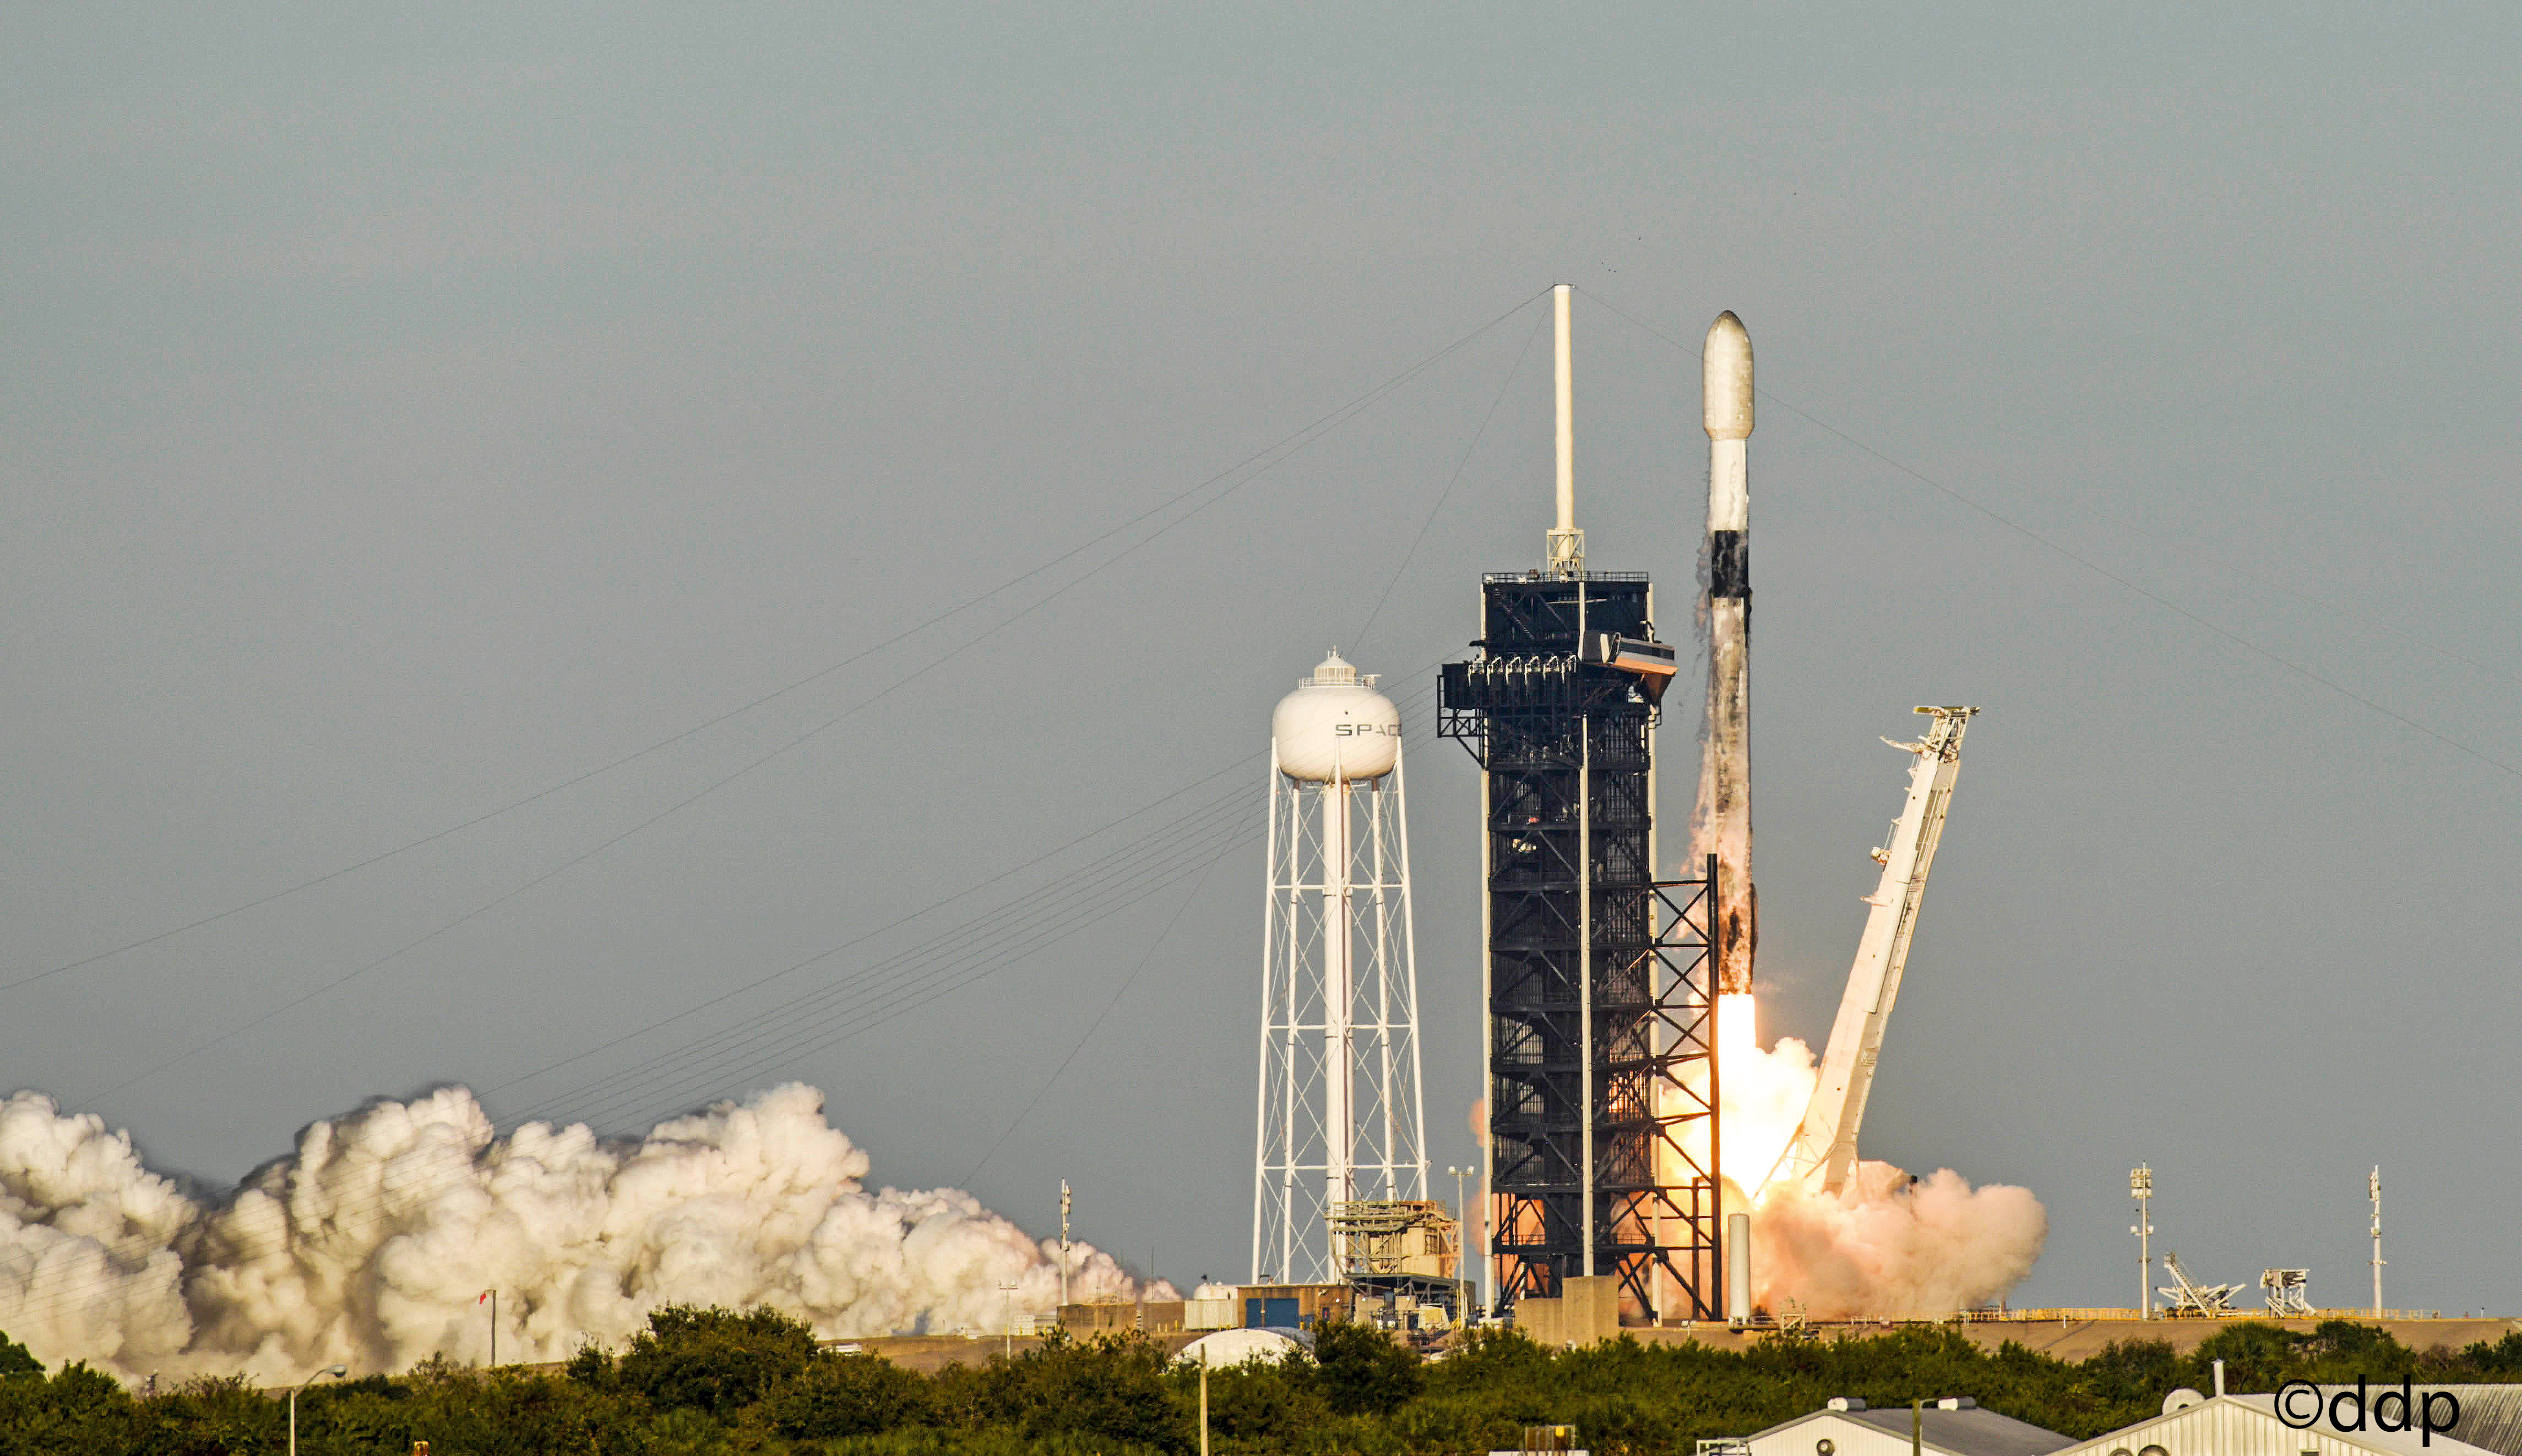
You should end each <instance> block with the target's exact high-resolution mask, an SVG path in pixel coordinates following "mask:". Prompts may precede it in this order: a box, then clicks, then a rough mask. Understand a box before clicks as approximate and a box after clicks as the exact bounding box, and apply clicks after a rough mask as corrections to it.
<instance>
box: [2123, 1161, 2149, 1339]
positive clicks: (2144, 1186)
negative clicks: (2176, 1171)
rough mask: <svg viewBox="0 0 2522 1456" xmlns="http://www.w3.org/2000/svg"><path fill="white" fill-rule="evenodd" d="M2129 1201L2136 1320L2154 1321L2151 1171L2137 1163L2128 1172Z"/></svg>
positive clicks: (2129, 1229) (2129, 1228) (2142, 1164)
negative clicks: (2133, 1210) (2132, 1212)
mask: <svg viewBox="0 0 2522 1456" xmlns="http://www.w3.org/2000/svg"><path fill="white" fill-rule="evenodd" d="M2128 1197H2130V1198H2132V1199H2135V1200H2136V1222H2135V1223H2133V1224H2130V1225H2129V1226H2128V1232H2129V1233H2131V1234H2134V1235H2136V1297H2137V1318H2139V1319H2152V1318H2154V1251H2153V1248H2152V1240H2153V1238H2154V1169H2153V1168H2150V1167H2148V1166H2146V1165H2145V1164H2144V1163H2141V1162H2140V1163H2138V1164H2137V1165H2136V1166H2135V1167H2134V1168H2132V1169H2130V1170H2129V1172H2128Z"/></svg>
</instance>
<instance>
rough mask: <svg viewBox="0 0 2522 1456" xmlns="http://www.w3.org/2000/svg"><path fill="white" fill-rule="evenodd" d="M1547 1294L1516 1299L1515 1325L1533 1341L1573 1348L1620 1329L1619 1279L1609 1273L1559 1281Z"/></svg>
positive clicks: (1606, 1337) (1614, 1335) (1610, 1336)
mask: <svg viewBox="0 0 2522 1456" xmlns="http://www.w3.org/2000/svg"><path fill="white" fill-rule="evenodd" d="M1559 1288H1560V1291H1561V1293H1560V1294H1558V1295H1557V1296H1555V1297H1550V1298H1533V1297H1526V1298H1523V1299H1519V1300H1518V1301H1517V1302H1516V1306H1515V1327H1516V1328H1517V1329H1518V1330H1520V1331H1522V1332H1523V1333H1524V1334H1525V1335H1527V1336H1530V1337H1531V1338H1532V1340H1533V1341H1534V1342H1536V1343H1539V1344H1544V1345H1555V1346H1558V1347H1561V1348H1573V1347H1575V1346H1578V1345H1586V1344H1593V1343H1595V1342H1599V1341H1605V1340H1612V1339H1616V1338H1618V1336H1619V1333H1620V1281H1619V1280H1618V1279H1616V1278H1614V1277H1612V1276H1611V1275H1609V1274H1598V1275H1595V1276H1593V1277H1591V1278H1579V1279H1565V1280H1562V1281H1560V1286H1559Z"/></svg>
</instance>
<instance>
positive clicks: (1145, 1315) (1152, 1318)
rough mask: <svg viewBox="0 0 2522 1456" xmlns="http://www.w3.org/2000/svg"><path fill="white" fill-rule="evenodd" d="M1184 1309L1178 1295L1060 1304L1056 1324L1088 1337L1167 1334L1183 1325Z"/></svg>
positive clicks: (1172, 1332) (1173, 1332)
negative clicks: (1149, 1299)
mask: <svg viewBox="0 0 2522 1456" xmlns="http://www.w3.org/2000/svg"><path fill="white" fill-rule="evenodd" d="M1186 1312H1187V1311H1186V1310H1185V1309H1184V1307H1183V1301H1182V1300H1180V1299H1164V1300H1159V1301H1157V1302H1155V1303H1152V1304H1151V1303H1148V1302H1146V1301H1144V1300H1141V1301H1139V1302H1137V1303H1132V1304H1124V1303H1120V1302H1117V1301H1116V1302H1114V1303H1110V1304H1062V1305H1060V1306H1059V1327H1060V1328H1061V1329H1063V1330H1066V1331H1067V1332H1068V1333H1069V1334H1071V1335H1078V1336H1087V1337H1092V1336H1096V1335H1113V1334H1118V1333H1120V1332H1122V1331H1125V1330H1126V1331H1135V1332H1137V1333H1139V1334H1143V1335H1171V1334H1176V1333H1178V1332H1180V1331H1181V1329H1182V1328H1183V1316H1184V1315H1185V1313H1186Z"/></svg>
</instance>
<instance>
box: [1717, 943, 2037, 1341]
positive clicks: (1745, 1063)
mask: <svg viewBox="0 0 2522 1456" xmlns="http://www.w3.org/2000/svg"><path fill="white" fill-rule="evenodd" d="M1716 1047H1717V1057H1718V1067H1719V1078H1720V1082H1719V1092H1720V1094H1721V1097H1720V1102H1721V1105H1720V1108H1719V1116H1720V1117H1721V1118H1722V1119H1723V1123H1724V1126H1723V1133H1724V1138H1723V1149H1722V1151H1723V1165H1722V1167H1721V1168H1720V1169H1719V1172H1720V1173H1721V1174H1722V1175H1723V1178H1724V1182H1725V1189H1724V1195H1723V1197H1724V1203H1725V1206H1726V1207H1728V1208H1729V1209H1737V1208H1739V1209H1748V1210H1750V1211H1751V1278H1752V1291H1751V1297H1752V1303H1753V1304H1754V1305H1756V1306H1758V1307H1762V1308H1766V1309H1769V1310H1772V1311H1775V1310H1780V1309H1783V1308H1785V1307H1786V1305H1787V1302H1788V1301H1789V1300H1794V1301H1796V1302H1797V1303H1798V1304H1799V1305H1800V1306H1801V1307H1802V1308H1803V1310H1804V1312H1805V1313H1806V1314H1807V1315H1809V1316H1811V1317H1812V1318H1815V1319H1940V1318H1944V1317H1946V1316H1949V1315H1951V1314H1952V1313H1953V1312H1954V1311H1956V1310H1959V1309H1964V1308H1968V1307H1970V1306H1972V1305H1976V1304H1981V1303H1985V1302H1986V1301H1987V1300H1989V1299H1991V1298H1994V1297H1997V1296H1998V1295H2001V1294H2003V1293H2005V1292H2006V1291H2007V1290H2010V1289H2012V1288H2013V1287H2014V1286H2016V1285H2018V1284H2020V1283H2022V1282H2023V1280H2024V1278H2025V1276H2027V1275H2029V1274H2030V1273H2031V1272H2032V1262H2033V1261H2034V1260H2035V1259H2037V1258H2038V1257H2039V1255H2040V1246H2041V1244H2042V1243H2043V1242H2044V1241H2045V1240H2046V1239H2047V1237H2048V1230H2049V1216H2048V1214H2047V1212H2046V1211H2045V1210H2044V1209H2042V1208H2041V1206H2040V1203H2039V1201H2038V1200H2037V1199H2035V1198H2033V1197H2032V1194H2031V1192H2030V1190H2028V1189H2023V1188H2016V1187H2011V1186H2008V1185H2004V1184H1989V1185H1987V1186H1985V1187H1982V1188H1976V1189H1975V1188H1973V1187H1972V1186H1971V1185H1970V1183H1969V1181H1968V1180H1966V1179H1964V1178H1963V1177H1962V1176H1961V1175H1960V1174H1959V1173H1956V1172H1954V1171H1952V1170H1951V1169H1949V1168H1942V1169H1938V1170H1937V1171H1936V1172H1935V1173H1933V1174H1931V1175H1929V1176H1928V1177H1926V1178H1923V1179H1920V1178H1913V1177H1912V1176H1910V1175H1909V1174H1908V1173H1906V1172H1903V1171H1901V1170H1900V1169H1899V1168H1897V1167H1894V1166H1892V1164H1891V1163H1888V1162H1876V1161H1865V1162H1860V1163H1858V1164H1857V1166H1856V1172H1855V1174H1854V1176H1852V1177H1850V1178H1849V1179H1848V1181H1847V1184H1846V1186H1845V1187H1844V1188H1842V1189H1841V1190H1840V1191H1839V1192H1837V1193H1825V1192H1822V1191H1821V1190H1820V1189H1819V1188H1817V1187H1815V1186H1813V1185H1811V1184H1809V1183H1807V1182H1806V1181H1804V1180H1803V1179H1800V1178H1790V1177H1783V1176H1780V1174H1781V1171H1782V1170H1781V1168H1780V1162H1781V1160H1782V1159H1783V1158H1784V1156H1785V1154H1786V1151H1787V1146H1788V1144H1789V1143H1790V1142H1791V1141H1793V1139H1794V1137H1795V1133H1796V1128H1797V1126H1798V1124H1799V1123H1800V1122H1801V1120H1802V1118H1803V1115H1804V1109H1805V1108H1806V1106H1808V1105H1809V1104H1810V1102H1811V1101H1812V1094H1813V1088H1814V1086H1815V1085H1816V1084H1817V1083H1818V1081H1819V1079H1820V1068H1819V1066H1818V1064H1817V1062H1816V1060H1815V1058H1814V1056H1813V1052H1812V1048H1810V1047H1809V1046H1807V1045H1805V1044H1804V1043H1803V1042H1802V1041H1800V1040H1798V1039H1797V1038H1796V1037H1792V1036H1786V1037H1780V1038H1779V1039H1778V1042H1777V1044H1776V1045H1775V1046H1772V1047H1769V1048H1767V1049H1765V1050H1764V1049H1762V1047H1761V1046H1760V1038H1759V1024H1758V1000H1757V998H1756V997H1754V996H1752V995H1750V994H1748V993H1743V994H1729V995H1725V996H1721V997H1719V998H1718V1000H1717V1005H1716ZM1703 1076H1704V1073H1703ZM1705 1085H1706V1084H1705V1081H1704V1080H1703V1081H1702V1082H1701V1083H1700V1084H1699V1087H1700V1090H1702V1091H1703V1092H1704V1089H1705ZM1693 1126H1694V1127H1695V1128H1696V1129H1697V1130H1696V1132H1695V1136H1696V1138H1697V1142H1696V1143H1695V1145H1694V1144H1693V1143H1692V1142H1691V1141H1690V1140H1689V1139H1687V1138H1686V1139H1685V1141H1684V1144H1683V1146H1684V1148H1685V1150H1686V1151H1688V1152H1689V1153H1690V1154H1691V1155H1692V1156H1693V1157H1694V1158H1695V1159H1698V1160H1701V1162H1702V1164H1703V1165H1704V1163H1705V1157H1706V1150H1707V1143H1706V1136H1707V1135H1706V1131H1705V1122H1700V1123H1697V1124H1693Z"/></svg>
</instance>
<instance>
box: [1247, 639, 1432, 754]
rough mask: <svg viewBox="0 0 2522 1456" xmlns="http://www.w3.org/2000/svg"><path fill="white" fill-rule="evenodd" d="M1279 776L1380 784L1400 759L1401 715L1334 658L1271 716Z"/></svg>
mask: <svg viewBox="0 0 2522 1456" xmlns="http://www.w3.org/2000/svg"><path fill="white" fill-rule="evenodd" d="M1270 738H1271V742H1272V743H1274V744H1275V745H1277V747H1278V750H1279V771H1280V772H1281V773H1283V774H1285V775H1286V776H1287V777H1289V778H1291V779H1300V780H1303V781H1304V782H1306V783H1312V784H1328V783H1330V782H1331V781H1332V780H1333V779H1334V778H1336V779H1339V780H1342V781H1344V782H1349V783H1357V782H1361V781H1364V780H1368V779H1379V778H1382V777H1383V776H1384V775H1385V774H1388V773H1390V772H1392V765H1393V763H1394V762H1395V761H1396V760H1398V759H1399V758H1400V756H1401V709H1399V708H1397V707H1395V706H1393V705H1392V700H1391V699H1389V698H1386V697H1384V696H1383V695H1382V694H1381V693H1378V692H1377V691H1376V690H1375V679H1374V678H1372V677H1369V678H1364V679H1361V678H1359V676H1358V675H1357V669H1356V668H1355V667H1352V666H1350V665H1349V664H1348V663H1347V661H1345V660H1342V659H1341V657H1340V655H1339V654H1338V653H1336V652H1334V653H1332V654H1331V656H1330V657H1328V658H1325V659H1323V663H1322V665H1321V666H1319V667H1316V668H1315V669H1314V672H1313V675H1312V676H1311V677H1307V678H1303V679H1300V680H1299V681H1298V682H1297V683H1296V691H1294V692H1292V693H1289V694H1288V695H1287V696H1286V697H1284V698H1282V699H1280V700H1279V706H1278V708H1277V709H1276V710H1275V711H1273V712H1272V713H1271V714H1270Z"/></svg>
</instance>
